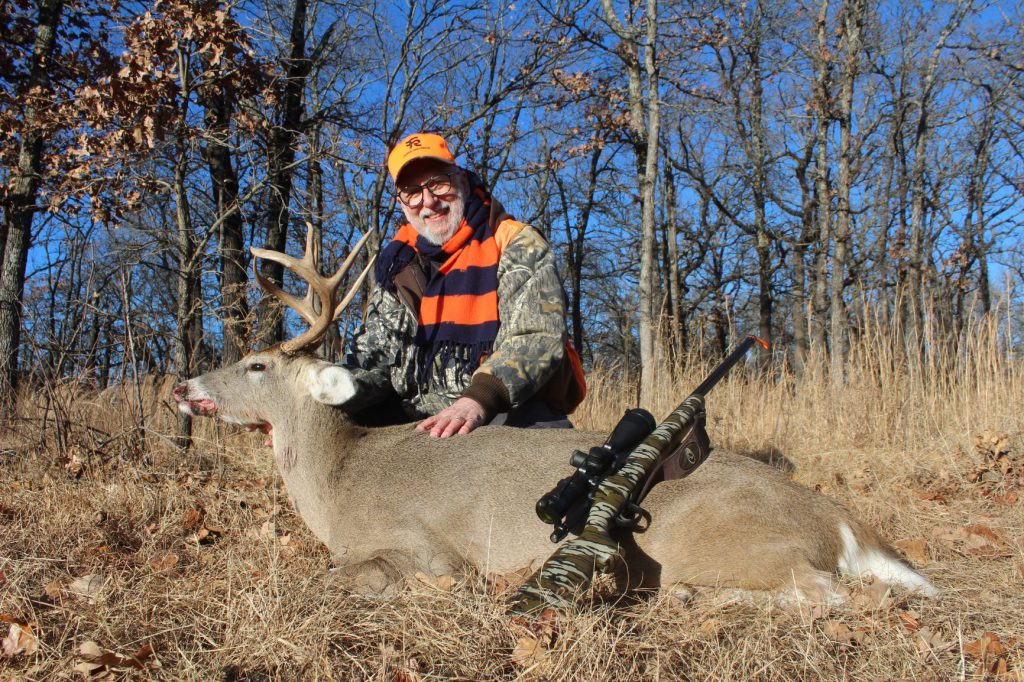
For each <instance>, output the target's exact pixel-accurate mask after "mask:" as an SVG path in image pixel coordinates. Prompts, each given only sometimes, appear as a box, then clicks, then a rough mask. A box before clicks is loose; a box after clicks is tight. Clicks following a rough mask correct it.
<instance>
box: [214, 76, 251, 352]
mask: <svg viewBox="0 0 1024 682" xmlns="http://www.w3.org/2000/svg"><path fill="white" fill-rule="evenodd" d="M204 106H205V107H206V120H207V130H208V131H209V138H208V140H207V143H206V163H207V166H208V167H209V169H210V181H211V184H212V185H213V196H214V200H215V202H216V204H217V211H216V214H215V215H216V222H217V223H218V224H219V226H220V228H219V236H220V299H221V308H220V314H221V322H222V325H223V329H224V338H223V344H224V348H223V350H222V352H221V363H223V364H225V365H230V364H233V363H235V362H238V361H239V360H241V359H242V356H243V355H244V354H245V353H247V352H248V351H249V333H248V316H249V303H248V299H247V297H246V292H247V290H248V286H249V278H248V276H247V273H246V266H247V264H248V258H247V255H246V252H245V226H244V224H243V223H242V212H241V206H240V205H239V200H238V175H237V174H236V173H235V168H234V165H233V163H232V159H231V147H230V146H229V145H228V139H229V138H230V135H231V116H232V113H233V111H232V110H233V103H232V99H231V93H230V91H228V90H226V89H224V88H221V89H219V90H218V91H217V92H216V93H214V95H213V97H212V98H211V99H210V100H209V101H207V102H204Z"/></svg>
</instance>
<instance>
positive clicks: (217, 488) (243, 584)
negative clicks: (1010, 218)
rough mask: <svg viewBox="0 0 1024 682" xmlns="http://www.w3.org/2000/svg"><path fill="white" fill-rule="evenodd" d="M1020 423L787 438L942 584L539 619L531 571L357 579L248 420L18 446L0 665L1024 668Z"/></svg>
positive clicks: (503, 669) (392, 677) (856, 675)
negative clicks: (917, 435)
mask: <svg viewBox="0 0 1024 682" xmlns="http://www.w3.org/2000/svg"><path fill="white" fill-rule="evenodd" d="M250 439H252V440H250ZM1019 439H1020V435H1019V434H1016V435H1011V436H1006V435H1004V434H1001V433H997V432H994V431H988V432H985V433H982V434H978V436H977V438H976V439H975V441H974V443H973V447H971V446H967V447H964V446H960V447H951V448H950V450H949V451H947V452H936V453H934V455H933V456H931V457H917V458H908V457H906V456H903V455H899V456H898V455H896V454H895V453H884V452H878V451H871V452H867V451H864V452H854V451H851V452H841V453H836V452H833V453H826V454H818V455H813V456H807V457H796V456H790V459H791V460H793V463H794V464H795V465H796V467H797V473H796V474H795V475H796V477H797V479H798V480H800V481H801V482H802V483H803V484H805V485H808V486H811V487H817V488H818V489H819V490H821V491H822V492H823V493H824V494H828V495H831V496H834V497H836V498H838V499H840V500H842V501H843V502H845V503H846V504H848V505H850V506H851V507H853V508H854V509H855V510H856V511H857V512H858V513H859V514H860V515H861V516H862V517H863V518H865V519H866V520H867V521H868V522H870V523H872V524H874V525H876V526H877V527H879V528H880V529H881V530H882V532H883V534H884V535H885V536H887V537H889V538H891V539H892V540H893V541H894V542H895V544H896V545H897V546H898V547H899V548H900V549H901V550H902V551H903V552H904V553H905V554H906V555H907V556H908V558H909V559H910V560H911V561H912V562H913V563H914V564H915V565H917V566H919V567H921V568H922V569H923V571H924V572H925V573H926V574H927V575H928V576H929V577H930V578H931V579H932V580H933V581H934V582H935V583H936V584H937V585H938V586H939V587H940V588H941V589H942V590H943V591H944V596H943V597H942V598H941V599H938V600H934V601H932V600H927V599H922V598H919V597H914V596H907V595H904V594H892V593H888V592H886V591H885V590H884V589H882V588H881V586H879V585H871V584H869V585H862V584H847V588H848V589H849V590H850V591H851V598H850V599H849V600H848V602H847V603H846V604H844V605H841V606H837V607H822V606H815V605H804V606H802V607H785V608H784V607H782V606H779V605H777V604H773V603H771V602H770V601H768V600H765V599H755V600H753V601H749V602H748V601H736V600H734V599H731V598H730V597H729V595H724V594H719V593H716V592H714V591H703V592H699V593H697V594H696V595H695V596H694V597H693V598H692V599H691V600H690V601H687V602H685V603H684V602H680V601H679V600H677V599H675V598H673V597H671V596H668V595H662V596H660V597H658V598H656V599H654V600H652V601H650V602H647V603H642V604H630V605H625V604H617V603H615V602H614V601H613V600H612V599H611V598H610V593H609V592H608V589H607V587H606V586H605V585H603V584H600V585H598V587H597V589H596V590H595V592H594V594H593V595H591V597H592V598H591V599H590V600H588V601H586V602H585V603H581V604H580V605H579V608H578V611H577V612H576V613H572V614H568V615H565V616H560V617H558V618H557V619H543V620H541V621H537V622H533V623H522V622H516V621H514V620H510V619H509V618H508V617H507V616H506V615H505V614H504V605H503V597H502V595H503V594H507V592H508V590H509V589H510V588H511V586H514V584H515V582H516V580H517V576H471V577H465V578H462V577H460V578H458V579H455V578H453V579H450V580H440V581H428V580H412V581H410V584H409V585H408V587H407V589H405V590H404V591H403V592H402V593H401V594H399V595H398V596H396V597H394V598H390V599H386V600H368V599H364V598H361V597H358V596H355V595H353V594H351V593H350V592H349V591H347V589H346V585H345V584H343V583H342V582H341V580H340V578H337V577H336V576H335V574H333V573H332V572H331V571H330V570H329V569H330V568H331V566H332V560H331V557H330V556H329V555H328V553H327V551H326V550H325V549H324V548H323V547H322V546H321V545H320V544H319V543H318V542H317V541H316V540H315V539H314V538H313V537H312V536H311V535H310V534H309V532H308V531H307V530H306V529H305V527H304V526H303V524H302V522H301V520H300V519H299V518H298V517H297V516H296V515H295V514H294V513H293V511H292V509H291V506H290V504H289V502H288V499H287V495H286V492H285V491H284V489H283V487H282V484H281V482H280V479H279V478H278V477H277V475H276V472H275V471H274V469H273V465H272V462H271V458H270V457H269V455H268V453H266V452H265V451H261V450H259V449H257V448H256V447H254V446H255V445H256V442H255V437H252V436H243V435H236V436H232V437H230V438H229V439H228V440H227V442H226V444H222V445H221V446H218V447H216V448H213V447H210V448H206V449H205V450H204V448H203V447H202V446H200V447H199V448H198V452H197V453H196V454H193V455H189V456H187V457H184V456H183V457H174V456H171V455H165V456H161V457H152V458H149V459H150V461H147V460H146V459H144V460H143V461H142V462H140V463H134V464H129V463H127V462H125V461H123V460H122V459H118V458H114V459H108V460H106V461H101V460H99V459H97V458H95V457H86V456H83V457H78V456H77V455H75V454H74V453H70V454H69V453H63V454H60V455H55V454H54V453H53V451H52V450H49V449H42V448H33V447H31V446H28V445H26V446H24V447H15V448H8V447H6V446H5V447H4V449H2V450H0V458H2V459H0V620H2V621H3V622H2V623H0V626H2V628H3V631H2V632H0V636H2V652H0V679H3V680H7V679H10V680H20V679H39V680H43V679H76V678H77V679H104V678H124V677H129V678H135V679H147V678H152V679H168V680H178V679H197V680H198V679H202V680H209V679H222V680H243V679H297V678H304V679H374V680H388V681H401V682H411V681H414V680H437V679H466V680H469V679H473V680H476V679H552V680H555V679H572V680H578V679H587V680H591V679H607V680H613V679H614V680H627V679H628V680H634V679H637V680H639V679H722V680H726V679H729V680H733V679H783V680H785V679H858V680H878V679H929V680H931V679H950V678H964V677H966V678H972V679H983V678H987V679H1009V680H1014V679H1015V680H1024V618H1022V615H1021V614H1022V613H1024V608H1022V607H1024V594H1022V593H1024V590H1022V589H1021V585H1022V572H1024V554H1022V543H1024V511H1022V510H1024V501H1022V500H1021V499H1020V497H1021V496H1022V495H1024V459H1022V458H1021V457H1020V453H1019V452H1018V451H1017V450H1016V449H1015V448H1019V447H1020V443H1019V442H1015V441H1019ZM553 482H554V481H553ZM655 521H656V520H655Z"/></svg>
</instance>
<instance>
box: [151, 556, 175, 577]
mask: <svg viewBox="0 0 1024 682" xmlns="http://www.w3.org/2000/svg"><path fill="white" fill-rule="evenodd" d="M179 559H180V557H179V556H178V555H177V554H174V553H171V552H168V553H167V554H163V555H161V556H158V557H157V558H155V559H153V560H152V561H150V562H149V567H150V568H152V569H153V572H154V573H162V572H164V571H169V570H171V569H172V568H174V567H175V566H177V565H178V561H179Z"/></svg>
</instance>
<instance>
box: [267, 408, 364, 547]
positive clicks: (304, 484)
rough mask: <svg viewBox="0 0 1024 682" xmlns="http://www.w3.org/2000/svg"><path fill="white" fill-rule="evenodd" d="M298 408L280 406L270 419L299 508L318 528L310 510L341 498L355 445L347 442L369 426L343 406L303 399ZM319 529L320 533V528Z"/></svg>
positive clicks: (282, 467) (283, 472) (277, 454)
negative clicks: (341, 476)
mask: <svg viewBox="0 0 1024 682" xmlns="http://www.w3.org/2000/svg"><path fill="white" fill-rule="evenodd" d="M297 408H298V409H289V410H282V414H281V415H280V416H279V417H278V418H277V419H274V420H273V421H272V422H271V425H272V427H273V432H272V433H273V443H274V459H275V460H277V467H278V470H279V471H280V472H281V477H282V478H283V479H284V482H285V485H286V486H287V488H288V493H289V494H290V495H291V496H292V499H293V500H294V502H295V505H296V507H297V508H298V510H299V513H300V514H301V515H302V516H303V518H304V519H305V520H306V522H307V524H309V525H310V527H311V528H313V530H314V532H315V533H316V532H317V528H316V526H317V525H319V523H317V521H316V520H315V519H311V518H309V517H308V515H309V514H314V513H320V511H323V510H324V507H325V505H329V504H331V503H332V502H338V503H340V502H341V500H342V499H343V498H344V496H343V495H339V494H338V493H339V492H340V488H342V485H341V481H339V480H337V479H338V477H339V473H340V472H341V471H342V470H343V469H344V466H345V461H346V460H347V459H348V458H349V457H350V456H352V453H353V452H354V451H355V449H354V448H350V447H349V446H348V444H349V443H351V442H353V441H354V440H355V439H357V438H359V437H360V436H361V435H362V434H363V433H364V432H365V431H366V429H365V428H363V427H360V426H357V425H355V424H353V423H352V422H351V421H350V420H349V418H348V416H347V415H346V414H345V412H343V411H342V410H341V409H339V408H337V407H332V406H329V405H324V404H322V403H318V402H316V401H314V400H312V399H305V400H303V401H302V403H301V404H300V405H299V406H297ZM318 534H319V533H318Z"/></svg>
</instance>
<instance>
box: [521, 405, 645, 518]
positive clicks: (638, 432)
mask: <svg viewBox="0 0 1024 682" xmlns="http://www.w3.org/2000/svg"><path fill="white" fill-rule="evenodd" d="M657 425H658V424H657V422H656V421H655V419H654V415H652V414H651V413H650V412H648V411H647V410H645V409H642V408H639V407H636V408H633V409H631V410H626V413H625V414H624V415H622V419H620V420H619V423H618V424H616V425H615V428H614V429H612V432H611V434H610V435H609V436H608V440H606V441H605V442H604V444H602V445H601V446H600V447H596V448H591V449H590V452H581V451H579V450H576V451H575V452H573V453H572V457H570V459H569V463H570V464H571V465H572V466H573V467H575V469H576V471H575V472H574V473H573V474H572V475H571V476H568V477H566V478H563V479H562V480H561V481H559V482H558V484H557V485H556V486H555V487H554V489H552V490H551V491H550V492H548V493H547V494H545V495H544V496H543V497H541V498H540V499H539V500H538V501H537V506H536V510H537V516H538V517H540V520H541V521H543V522H544V523H549V524H552V525H558V524H559V522H560V521H561V520H562V519H563V518H564V517H565V516H566V513H567V512H568V511H569V510H570V508H572V507H573V506H574V505H576V504H577V503H578V502H580V501H581V500H585V499H586V498H588V497H589V496H590V494H591V493H592V492H593V491H594V489H595V488H596V487H597V484H598V483H600V481H601V479H602V478H604V477H605V476H607V475H608V474H609V473H611V472H612V471H615V470H617V469H618V467H620V466H622V463H623V462H625V460H626V457H628V456H629V453H630V452H632V451H633V449H634V448H635V447H636V446H637V445H639V444H640V442H641V441H643V439H644V438H646V437H647V436H649V435H650V433H651V432H652V431H654V429H655V427H656V426H657Z"/></svg>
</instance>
